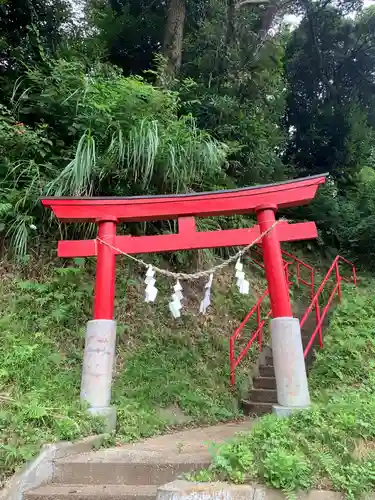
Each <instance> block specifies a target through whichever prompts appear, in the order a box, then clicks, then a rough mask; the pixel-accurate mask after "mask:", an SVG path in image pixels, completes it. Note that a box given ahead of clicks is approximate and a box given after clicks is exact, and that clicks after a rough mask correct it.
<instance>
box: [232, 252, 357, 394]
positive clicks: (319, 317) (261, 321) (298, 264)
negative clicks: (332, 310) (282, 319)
mask: <svg viewBox="0 0 375 500" xmlns="http://www.w3.org/2000/svg"><path fill="white" fill-rule="evenodd" d="M253 251H254V252H255V253H256V254H257V255H259V256H261V257H262V256H263V253H262V252H261V250H257V249H254V250H253ZM282 254H283V257H284V270H285V276H286V280H287V283H288V286H290V285H291V284H292V282H291V279H290V278H291V272H290V268H291V266H292V265H295V269H296V284H297V285H298V286H300V285H301V284H303V285H305V286H308V287H309V288H310V290H311V303H310V305H309V307H308V308H307V309H306V312H305V313H304V315H303V317H302V319H301V328H302V327H303V325H304V323H305V321H306V319H307V317H308V316H309V315H310V313H311V312H312V311H313V310H314V311H315V317H316V327H315V329H314V331H313V333H312V335H311V338H310V340H309V342H308V344H307V346H306V349H305V351H304V356H305V357H306V356H307V354H308V352H309V350H310V349H311V346H312V345H313V343H314V340H315V338H316V336H317V335H319V344H320V347H323V335H322V325H323V322H324V319H325V317H326V315H327V312H328V309H329V307H330V305H331V303H332V301H333V299H334V297H335V295H336V293H337V295H338V297H339V299H340V300H341V281H345V282H353V283H354V285H356V283H357V275H356V269H355V266H354V264H353V263H352V262H350V261H348V260H346V259H345V258H344V257H341V256H340V255H338V256H337V257H336V258H335V260H334V261H333V263H332V265H331V267H330V268H329V270H328V272H327V274H326V276H325V277H324V279H323V281H322V283H321V284H320V286H319V288H318V290H317V292H316V293H315V270H314V268H313V267H312V266H310V265H309V264H306V262H304V261H302V260H301V259H299V258H298V257H295V256H294V255H292V254H290V253H288V252H285V251H282ZM285 258H287V259H289V260H286V259H285ZM250 259H251V260H252V261H253V262H254V263H256V264H257V265H258V266H259V267H261V268H262V269H264V265H263V263H262V262H260V261H258V260H257V259H255V258H254V257H252V256H251V257H250ZM340 264H346V265H348V266H349V267H350V268H351V272H352V276H351V278H350V279H348V278H346V277H344V276H342V275H341V274H340ZM302 269H305V270H307V272H308V275H309V281H308V280H307V279H305V278H304V277H303V276H302V272H301V270H302ZM333 272H334V277H335V280H336V284H335V285H334V287H333V290H332V292H331V294H330V296H329V298H328V301H327V304H326V305H325V306H324V308H323V310H322V311H321V306H320V304H319V298H320V297H321V295H322V293H323V291H324V290H325V288H326V285H327V283H328V282H329V280H330V278H331V277H332V276H333ZM266 297H268V288H267V290H266V291H265V292H264V293H263V295H262V296H261V297H260V298H259V299H258V301H257V303H256V304H255V305H254V306H253V307H252V308H251V309H250V311H249V312H248V313H247V315H246V316H245V317H244V319H243V320H242V322H241V323H240V325H239V326H238V327H237V328H236V330H235V331H234V333H233V335H232V336H231V337H230V340H229V357H230V379H231V384H232V385H234V383H235V370H236V368H237V366H238V365H239V363H240V362H241V360H242V359H243V358H244V356H245V355H246V354H247V352H248V351H249V349H250V347H251V346H252V345H253V344H254V342H256V341H257V343H258V346H259V350H260V351H261V350H262V342H263V328H264V325H265V323H266V321H267V320H268V319H269V318H270V317H271V314H272V312H271V310H270V309H268V311H267V313H266V314H265V316H264V317H263V318H262V305H263V304H264V301H265V299H266ZM252 317H255V320H256V325H257V326H256V328H255V330H253V331H252V333H251V335H250V339H249V341H248V342H247V344H246V345H245V347H243V349H242V350H241V352H240V353H239V355H238V356H237V357H236V353H235V344H236V340H238V339H239V338H241V334H242V331H243V329H244V327H245V326H246V325H247V323H248V322H249V320H250V319H251V318H252Z"/></svg>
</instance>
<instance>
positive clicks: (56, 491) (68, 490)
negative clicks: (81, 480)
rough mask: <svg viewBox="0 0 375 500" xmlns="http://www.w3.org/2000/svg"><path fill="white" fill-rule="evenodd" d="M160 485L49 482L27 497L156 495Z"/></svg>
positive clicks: (28, 493) (32, 491) (27, 493)
mask: <svg viewBox="0 0 375 500" xmlns="http://www.w3.org/2000/svg"><path fill="white" fill-rule="evenodd" d="M157 489H158V486H156V485H155V486H152V485H127V484H55V483H49V484H45V485H42V486H39V487H38V488H34V489H33V490H29V491H27V492H26V498H33V497H46V498H53V497H54V496H57V497H58V498H59V497H64V496H66V497H67V498H68V497H69V498H71V497H79V496H82V495H83V496H91V495H92V496H100V497H103V495H104V496H108V498H111V497H115V498H119V497H124V498H125V497H126V496H127V495H132V496H137V497H138V496H139V497H145V496H153V497H155V496H156V492H157Z"/></svg>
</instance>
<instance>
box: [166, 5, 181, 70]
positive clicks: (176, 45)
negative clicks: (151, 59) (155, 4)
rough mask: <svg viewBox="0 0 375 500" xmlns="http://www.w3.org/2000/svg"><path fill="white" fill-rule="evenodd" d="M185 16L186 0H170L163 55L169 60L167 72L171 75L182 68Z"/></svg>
mask: <svg viewBox="0 0 375 500" xmlns="http://www.w3.org/2000/svg"><path fill="white" fill-rule="evenodd" d="M185 17H186V0H169V6H168V20H167V26H166V29H165V35H164V44H163V55H164V57H165V58H166V60H167V73H168V76H170V77H174V76H175V75H177V74H178V72H179V70H180V68H181V60H182V47H183V38H184V25H185Z"/></svg>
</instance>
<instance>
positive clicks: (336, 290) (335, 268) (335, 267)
mask: <svg viewBox="0 0 375 500" xmlns="http://www.w3.org/2000/svg"><path fill="white" fill-rule="evenodd" d="M340 264H345V265H347V266H349V267H350V268H351V272H352V275H351V278H350V279H348V278H346V277H344V276H342V275H341V274H340ZM331 277H334V279H335V284H334V286H333V289H332V291H331V293H330V295H329V297H328V300H327V303H326V305H325V306H324V308H323V310H322V311H321V306H320V304H319V298H320V297H321V295H322V293H323V291H324V290H325V288H326V285H327V283H328V282H329V281H330V279H331ZM341 281H345V282H347V283H350V282H352V283H353V284H354V285H356V284H357V273H356V269H355V265H354V264H353V263H352V262H350V261H348V260H346V259H345V258H344V257H341V255H338V256H337V257H336V258H335V260H334V261H333V262H332V265H331V267H330V268H329V270H328V272H327V274H326V275H325V277H324V279H323V281H322V282H321V284H320V286H319V288H318V290H317V291H316V293H315V295H314V297H313V299H312V301H311V303H310V305H309V307H308V308H307V309H306V312H305V314H304V315H303V316H302V318H301V322H300V324H301V328H302V327H303V325H304V324H305V322H306V319H307V318H308V316H309V315H310V313H311V312H312V310H313V309H315V313H316V327H315V329H314V331H313V333H312V335H311V338H310V340H309V342H308V344H307V346H306V348H305V351H304V353H303V355H304V357H306V356H307V354H308V353H309V351H310V349H311V346H312V345H313V343H314V340H315V338H316V336H317V335H319V345H320V347H323V335H322V325H323V322H324V319H325V317H326V316H327V313H328V310H329V308H330V305H331V304H332V301H333V299H334V298H335V296H336V295H337V297H338V298H339V300H340V301H341Z"/></svg>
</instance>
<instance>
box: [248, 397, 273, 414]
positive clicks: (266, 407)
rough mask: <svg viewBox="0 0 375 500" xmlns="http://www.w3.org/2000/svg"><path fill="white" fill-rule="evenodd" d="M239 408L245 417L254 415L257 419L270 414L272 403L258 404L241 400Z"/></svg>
mask: <svg viewBox="0 0 375 500" xmlns="http://www.w3.org/2000/svg"><path fill="white" fill-rule="evenodd" d="M241 406H242V409H243V411H244V413H245V415H256V416H258V417H259V416H261V415H265V414H266V413H272V406H273V403H259V402H254V401H248V400H245V399H243V400H242V401H241Z"/></svg>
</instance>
